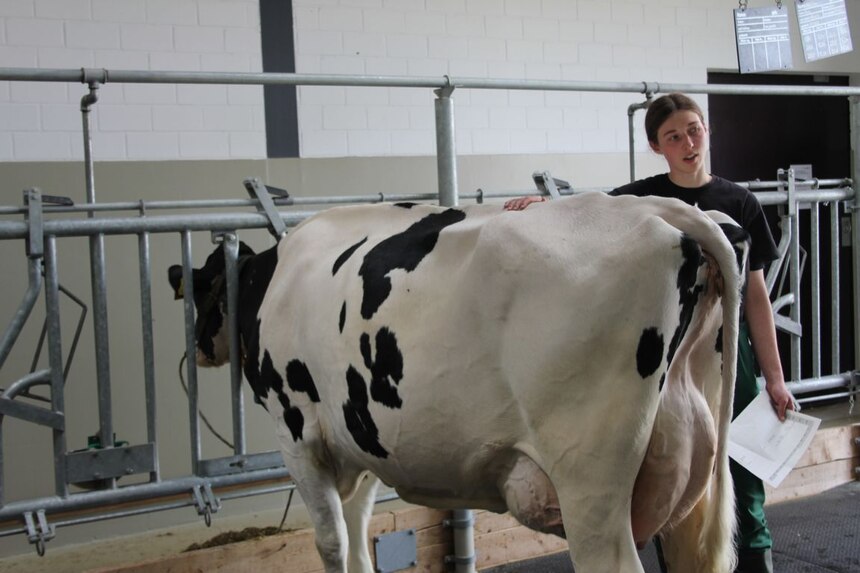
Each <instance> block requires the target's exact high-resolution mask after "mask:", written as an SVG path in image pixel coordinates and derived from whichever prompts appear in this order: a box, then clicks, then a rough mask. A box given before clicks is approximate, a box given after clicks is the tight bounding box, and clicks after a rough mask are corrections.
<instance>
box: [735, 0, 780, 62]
mask: <svg viewBox="0 0 860 573" xmlns="http://www.w3.org/2000/svg"><path fill="white" fill-rule="evenodd" d="M733 12H734V15H735V36H736V40H737V47H738V69H739V70H740V72H741V73H742V74H749V73H757V72H766V71H768V70H790V69H791V68H792V67H793V66H792V61H791V36H790V34H789V29H788V10H787V9H786V8H785V7H784V6H779V5H778V6H765V7H762V8H743V9H741V8H738V9H735V10H734V11H733Z"/></svg>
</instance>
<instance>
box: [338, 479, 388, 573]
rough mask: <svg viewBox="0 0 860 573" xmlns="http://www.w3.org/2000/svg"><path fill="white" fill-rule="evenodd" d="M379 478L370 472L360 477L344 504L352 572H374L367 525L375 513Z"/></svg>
mask: <svg viewBox="0 0 860 573" xmlns="http://www.w3.org/2000/svg"><path fill="white" fill-rule="evenodd" d="M378 487H379V479H378V478H377V477H376V476H375V475H373V474H369V473H365V474H362V475H361V476H360V477H359V478H358V486H357V487H356V490H355V492H354V493H353V494H352V496H351V497H350V498H349V499H347V500H346V501H345V502H344V504H343V516H344V519H345V520H346V529H347V532H348V534H349V539H350V544H349V571H350V573H372V572H373V563H372V562H371V560H370V551H369V549H368V547H367V526H368V524H369V523H370V518H371V516H372V515H373V504H374V502H375V501H376V489H377V488H378Z"/></svg>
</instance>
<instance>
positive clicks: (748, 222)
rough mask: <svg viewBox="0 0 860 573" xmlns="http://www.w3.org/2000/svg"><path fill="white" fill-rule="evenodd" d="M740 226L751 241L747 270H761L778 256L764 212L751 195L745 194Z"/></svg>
mask: <svg viewBox="0 0 860 573" xmlns="http://www.w3.org/2000/svg"><path fill="white" fill-rule="evenodd" d="M742 226H743V227H744V228H745V229H746V230H747V232H748V233H749V234H750V238H751V239H752V245H751V247H750V257H749V268H750V270H751V271H758V270H761V269H763V268H764V267H765V266H766V265H767V264H768V263H770V262H771V261H773V260H775V259H776V258H777V257H778V256H779V252H778V251H777V249H776V243H775V242H774V240H773V235H772V234H771V232H770V226H769V225H768V222H767V218H766V217H765V216H764V210H762V208H761V204H760V203H759V202H758V199H756V197H755V195H753V194H752V193H747V197H746V199H745V201H744V205H743V223H742Z"/></svg>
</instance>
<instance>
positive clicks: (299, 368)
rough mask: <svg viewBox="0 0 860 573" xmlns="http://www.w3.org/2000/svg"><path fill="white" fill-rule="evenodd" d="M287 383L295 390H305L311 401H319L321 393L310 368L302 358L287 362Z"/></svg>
mask: <svg viewBox="0 0 860 573" xmlns="http://www.w3.org/2000/svg"><path fill="white" fill-rule="evenodd" d="M287 384H288V385H289V386H290V390H292V391H293V392H304V393H305V394H307V395H308V398H310V399H311V402H319V401H320V395H319V392H317V386H316V384H314V379H313V377H312V376H311V372H310V370H308V367H307V366H306V365H305V363H304V362H302V361H301V360H295V359H294V360H290V361H289V362H288V363H287Z"/></svg>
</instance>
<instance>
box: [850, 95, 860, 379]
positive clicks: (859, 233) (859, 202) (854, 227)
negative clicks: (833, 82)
mask: <svg viewBox="0 0 860 573" xmlns="http://www.w3.org/2000/svg"><path fill="white" fill-rule="evenodd" d="M848 102H849V113H850V119H851V121H850V124H849V125H850V131H851V179H852V181H853V186H854V199H853V200H852V201H851V203H850V205H851V256H852V267H853V283H854V284H853V296H854V299H853V301H854V324H853V327H854V331H853V333H852V334H853V336H854V370H855V371H856V370H860V209H858V206H860V197H858V191H857V190H858V187H860V97H858V96H851V97H850V98H848Z"/></svg>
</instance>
